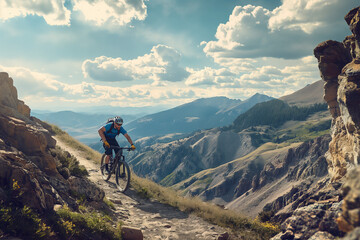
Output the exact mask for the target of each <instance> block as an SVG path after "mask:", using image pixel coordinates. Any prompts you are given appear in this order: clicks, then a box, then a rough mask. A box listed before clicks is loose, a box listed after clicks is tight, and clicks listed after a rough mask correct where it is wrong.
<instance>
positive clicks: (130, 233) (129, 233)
mask: <svg viewBox="0 0 360 240" xmlns="http://www.w3.org/2000/svg"><path fill="white" fill-rule="evenodd" d="M121 237H122V239H123V240H142V239H144V236H143V233H142V231H141V230H140V229H139V228H134V227H129V226H122V227H121Z"/></svg>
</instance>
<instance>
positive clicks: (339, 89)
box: [314, 7, 360, 232]
mask: <svg viewBox="0 0 360 240" xmlns="http://www.w3.org/2000/svg"><path fill="white" fill-rule="evenodd" d="M345 21H346V22H347V24H348V25H349V27H350V30H351V32H352V35H350V36H347V37H346V38H345V40H344V41H343V42H342V43H339V42H334V41H331V42H330V41H327V42H324V43H321V44H319V45H318V46H317V47H316V48H315V50H314V54H315V56H316V57H317V58H318V61H319V69H320V72H321V76H322V78H323V79H324V80H325V81H326V84H325V97H324V98H325V99H326V100H327V102H328V104H329V108H330V109H331V110H332V115H333V124H332V140H331V142H330V145H329V151H328V152H327V155H326V157H327V161H328V164H329V173H330V176H331V178H332V181H345V179H346V182H345V184H344V187H343V191H342V195H343V197H344V202H343V206H342V210H343V212H342V214H341V215H340V217H339V218H338V219H337V221H338V223H339V226H340V229H341V230H343V231H345V232H349V231H351V230H353V229H354V228H355V227H358V226H360V220H359V216H360V202H359V199H360V192H359V190H360V186H359V184H358V182H359V180H360V177H359V176H360V175H359V172H360V167H359V163H360V7H358V8H354V9H352V10H351V11H350V12H349V13H348V14H347V15H346V16H345ZM344 176H346V178H345V179H343V177H344Z"/></svg>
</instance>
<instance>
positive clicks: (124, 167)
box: [115, 162, 130, 192]
mask: <svg viewBox="0 0 360 240" xmlns="http://www.w3.org/2000/svg"><path fill="white" fill-rule="evenodd" d="M115 176H116V178H115V180H116V186H117V188H118V189H119V190H120V192H125V191H126V189H127V188H128V187H129V183H130V168H129V165H128V164H127V163H126V162H119V164H118V166H117V168H116V174H115Z"/></svg>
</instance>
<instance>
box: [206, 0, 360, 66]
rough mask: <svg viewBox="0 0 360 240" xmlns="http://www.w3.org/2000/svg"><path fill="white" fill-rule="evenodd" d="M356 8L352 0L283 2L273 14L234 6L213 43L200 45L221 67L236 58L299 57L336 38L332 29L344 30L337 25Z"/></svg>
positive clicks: (258, 7)
mask: <svg viewBox="0 0 360 240" xmlns="http://www.w3.org/2000/svg"><path fill="white" fill-rule="evenodd" d="M357 5H358V3H357V1H355V0H345V1H344V0H283V1H282V5H281V6H279V7H278V8H276V9H274V10H273V11H270V10H268V9H266V8H264V7H261V6H252V5H246V6H236V7H235V8H234V10H233V12H232V14H231V15H230V17H229V20H228V21H227V22H226V23H225V24H220V25H219V26H218V28H217V31H216V34H215V37H216V40H215V41H208V42H202V43H201V45H203V46H204V49H203V50H204V52H205V53H206V54H207V55H208V56H211V57H213V58H214V61H215V62H217V63H219V64H221V65H222V66H225V65H226V64H229V62H232V64H233V65H235V64H236V63H238V62H239V61H238V60H237V59H238V58H241V59H244V58H259V57H274V58H285V59H296V58H301V57H304V56H306V55H309V54H311V52H312V50H313V48H314V46H315V45H316V44H317V43H319V42H321V39H322V41H323V40H326V39H328V38H333V37H337V36H338V34H334V33H337V32H336V31H335V32H334V30H333V29H334V28H335V29H337V27H338V28H339V29H343V28H344V26H342V25H340V26H339V24H343V25H344V24H345V21H344V20H343V18H344V15H345V14H346V13H347V12H348V11H349V9H351V8H352V7H355V6H357ZM330 28H331V29H332V30H329V29H330ZM309 34H311V36H309ZM332 34H333V35H332ZM324 36H325V38H326V39H324ZM344 36H346V35H345V34H344ZM294 39H296V40H294Z"/></svg>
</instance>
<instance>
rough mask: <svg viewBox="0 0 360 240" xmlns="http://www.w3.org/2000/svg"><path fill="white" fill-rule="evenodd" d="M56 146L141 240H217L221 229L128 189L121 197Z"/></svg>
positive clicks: (93, 167) (92, 167) (94, 168)
mask: <svg viewBox="0 0 360 240" xmlns="http://www.w3.org/2000/svg"><path fill="white" fill-rule="evenodd" d="M55 139H56V141H57V146H59V147H60V148H62V149H64V150H66V151H68V152H70V153H71V154H72V155H74V156H75V157H76V158H77V159H78V160H79V162H80V164H81V165H84V166H85V167H86V169H87V170H88V172H89V174H90V176H89V179H90V180H91V181H93V182H94V183H95V184H97V185H98V186H99V187H100V188H102V189H103V190H104V191H105V194H106V197H107V198H108V199H109V200H110V201H112V202H113V203H114V205H115V207H116V210H115V214H116V215H117V217H118V219H120V220H121V221H122V222H124V225H126V226H131V227H136V228H140V229H141V231H142V232H143V235H144V239H149V240H160V239H161V240H163V239H168V240H170V239H184V240H185V239H186V240H191V239H196V240H200V239H206V240H208V239H218V238H219V236H220V235H221V234H223V233H225V232H226V230H225V229H223V228H221V227H219V226H217V225H212V224H210V223H208V222H206V221H204V220H203V219H201V218H199V217H196V216H194V215H189V214H186V213H183V212H181V211H179V210H177V209H175V208H173V207H171V206H168V205H164V204H161V203H158V202H154V201H151V200H147V199H142V198H141V197H139V196H138V195H137V194H136V192H135V191H134V190H133V189H132V188H131V187H130V189H128V190H127V191H126V192H125V194H123V193H121V192H120V191H119V190H117V188H116V185H115V182H114V178H113V177H111V179H110V180H109V181H108V182H106V181H104V180H103V179H102V177H101V173H100V171H99V166H98V165H97V164H95V163H94V162H92V161H89V160H87V159H85V158H83V157H82V156H81V154H80V152H79V151H77V150H75V149H73V148H71V147H69V146H67V145H65V144H64V143H63V142H61V141H60V140H59V139H58V138H55Z"/></svg>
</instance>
